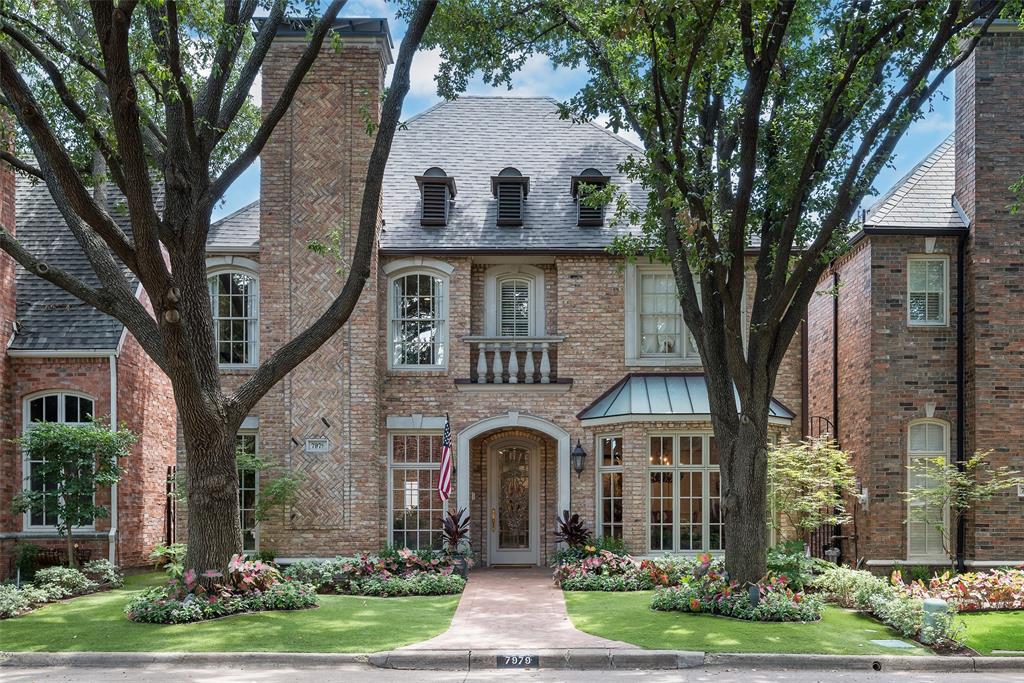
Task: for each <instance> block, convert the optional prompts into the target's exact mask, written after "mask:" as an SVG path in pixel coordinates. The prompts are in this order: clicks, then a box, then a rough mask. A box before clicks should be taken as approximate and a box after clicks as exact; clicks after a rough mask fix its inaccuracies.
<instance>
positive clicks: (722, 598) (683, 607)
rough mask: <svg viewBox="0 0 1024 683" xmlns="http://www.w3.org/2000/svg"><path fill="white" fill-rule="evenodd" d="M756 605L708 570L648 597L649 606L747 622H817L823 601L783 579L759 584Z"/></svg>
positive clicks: (747, 592)
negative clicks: (793, 587)
mask: <svg viewBox="0 0 1024 683" xmlns="http://www.w3.org/2000/svg"><path fill="white" fill-rule="evenodd" d="M757 587H758V590H759V591H760V594H759V599H758V601H757V604H756V605H755V604H753V603H752V602H751V601H750V592H749V591H748V590H747V589H745V588H742V587H740V586H737V584H736V582H730V581H727V580H726V579H725V577H724V576H722V575H720V574H718V573H715V572H708V573H706V574H704V575H703V576H695V577H692V578H690V579H686V580H684V581H683V582H682V583H680V584H679V585H678V586H671V587H668V588H659V589H658V590H657V591H655V594H654V596H653V597H652V598H651V609H653V610H658V611H676V612H696V613H706V614H716V615H720V616H727V617H733V618H736V619H745V620H748V621H817V620H818V619H820V618H821V611H822V609H824V603H823V602H822V601H821V600H820V599H819V598H816V597H814V596H807V595H804V594H803V593H801V592H798V591H794V590H792V589H791V588H789V586H788V585H787V583H786V581H785V580H783V579H774V580H769V581H765V582H763V583H760V584H758V586H757Z"/></svg>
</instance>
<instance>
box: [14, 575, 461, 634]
mask: <svg viewBox="0 0 1024 683" xmlns="http://www.w3.org/2000/svg"><path fill="white" fill-rule="evenodd" d="M162 581H163V578H162V575H152V574H143V575H137V576H132V577H129V579H128V581H127V582H126V586H125V588H124V589H122V590H116V591H109V592H106V593H96V594H94V595H88V596H85V597H82V598H76V599H74V600H70V601H68V602H63V603H55V604H52V605H46V606H45V607H42V608H40V609H37V610H35V611H33V612H30V613H29V614H26V615H24V616H21V617H16V618H14V619H6V620H3V621H0V650H5V651H15V652H17V651H44V652H62V651H107V652H109V651H127V652H140V651H152V652H186V651H187V652H375V651H378V650H390V649H392V648H395V647H401V646H403V645H409V644H410V643H415V642H418V641H421V640H425V639H427V638H431V637H433V636H435V635H437V634H439V633H441V632H442V631H444V630H446V629H447V628H448V625H449V624H450V623H451V620H452V615H453V614H454V613H455V607H456V605H458V603H459V596H457V595H446V596H440V597H410V598H364V597H356V596H349V595H322V596H320V607H318V608H317V609H309V610H300V611H295V612H263V613H260V614H246V615H241V616H236V617H227V618H224V619H217V620H214V621H208V622H200V623H197V624H175V625H168V626H162V625H154V624H136V623H134V622H131V621H128V619H127V618H125V616H124V614H123V612H122V610H123V609H124V606H125V603H127V602H128V599H129V597H130V596H131V595H132V590H138V589H140V588H143V587H145V586H147V585H158V584H160V583H162Z"/></svg>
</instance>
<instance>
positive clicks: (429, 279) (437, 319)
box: [391, 273, 446, 368]
mask: <svg viewBox="0 0 1024 683" xmlns="http://www.w3.org/2000/svg"><path fill="white" fill-rule="evenodd" d="M444 284H445V280H444V279H443V278H441V277H440V276H438V275H434V274H430V273H409V274H407V275H401V276H398V277H396V278H395V279H393V280H392V281H391V366H392V367H399V368H400V367H417V366H428V367H437V366H443V365H444V364H445V361H446V358H445V336H446V335H445V329H444V326H445V309H446V305H445V300H444V294H445V292H444V290H445V286H444Z"/></svg>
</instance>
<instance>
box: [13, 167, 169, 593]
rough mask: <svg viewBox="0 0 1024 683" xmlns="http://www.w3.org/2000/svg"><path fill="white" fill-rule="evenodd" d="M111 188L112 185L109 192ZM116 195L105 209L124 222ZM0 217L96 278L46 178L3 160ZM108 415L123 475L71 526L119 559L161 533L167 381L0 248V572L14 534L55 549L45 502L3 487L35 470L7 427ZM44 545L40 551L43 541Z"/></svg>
mask: <svg viewBox="0 0 1024 683" xmlns="http://www.w3.org/2000/svg"><path fill="white" fill-rule="evenodd" d="M112 196H113V195H112ZM116 203H117V202H116V201H115V200H113V199H111V201H110V202H109V206H108V210H109V212H110V214H111V215H112V216H115V217H118V218H117V220H119V221H122V227H126V225H125V224H124V221H126V218H124V217H123V216H124V213H123V211H118V210H117V208H116V206H115V204H116ZM0 224H2V225H3V227H4V228H5V229H7V230H9V231H12V232H14V233H15V234H16V235H17V237H18V239H19V240H20V241H21V242H22V243H23V244H24V245H25V246H26V247H27V248H29V249H30V250H31V251H32V252H33V253H35V254H38V255H40V256H41V257H42V258H44V259H45V260H47V261H49V262H51V263H53V264H56V265H59V266H60V267H61V268H62V269H64V270H66V271H67V272H70V273H72V274H73V275H76V276H78V277H80V278H82V279H83V280H84V281H86V282H89V283H95V282H96V279H95V276H94V275H92V272H91V269H90V266H89V263H88V261H87V260H86V259H85V256H84V254H83V253H82V252H81V250H80V248H79V246H78V244H77V242H75V240H74V237H73V236H72V235H71V233H70V231H69V230H68V229H67V226H66V225H65V223H64V221H63V219H62V217H61V216H60V213H59V212H58V210H57V207H56V205H55V204H54V202H53V200H52V199H51V197H50V194H49V191H48V190H47V188H46V186H45V185H43V184H42V183H40V182H33V181H30V180H25V179H22V178H18V179H17V181H15V178H14V174H13V173H12V171H11V169H10V167H9V166H7V165H0ZM92 417H97V418H103V419H109V420H110V421H112V422H117V423H120V424H124V425H126V426H127V427H128V428H129V429H130V430H132V431H133V432H135V433H136V434H137V435H138V437H139V440H138V443H137V444H136V445H135V447H134V448H133V449H132V452H131V454H130V455H129V456H128V457H127V458H125V459H124V460H123V461H122V465H123V466H124V467H125V474H124V477H123V478H122V479H121V481H120V482H119V484H118V485H117V486H115V487H113V490H109V489H102V490H100V491H99V492H98V493H97V502H98V503H99V504H101V505H105V506H106V507H108V509H109V511H110V516H109V517H107V518H105V519H97V520H96V521H95V523H94V524H91V525H88V526H87V527H84V528H81V529H76V530H75V532H74V536H75V538H76V539H77V542H78V546H79V551H80V555H81V556H82V557H89V558H91V559H99V558H109V559H110V560H111V561H113V562H116V563H118V564H123V565H126V566H137V565H141V564H144V563H146V562H147V556H148V554H149V552H150V551H151V550H152V548H153V546H154V545H155V544H156V543H159V542H162V541H164V540H165V538H167V535H168V525H169V524H170V523H171V521H172V520H171V517H170V516H169V514H168V498H167V491H166V487H167V479H168V468H169V467H171V466H173V465H174V462H175V447H174V446H175V419H176V412H175V409H174V401H173V397H172V394H171V387H170V382H169V381H168V380H167V378H166V376H165V375H164V374H163V372H161V371H160V370H159V369H158V368H157V367H156V365H155V364H154V363H153V362H152V361H151V360H150V359H149V357H148V356H146V354H145V353H143V351H142V349H141V347H140V346H139V344H138V342H136V340H135V339H134V338H133V337H132V336H131V335H130V334H128V333H127V331H126V330H125V329H124V326H123V325H121V324H120V323H118V322H117V321H115V320H113V319H111V318H109V317H107V316H106V315H104V314H102V313H100V312H99V311H97V310H95V309H93V308H90V307H89V306H87V305H85V304H83V303H81V302H80V301H78V300H77V299H75V298H74V297H73V296H71V295H70V294H67V293H65V292H63V291H62V290H60V289H58V288H57V287H55V286H53V285H50V284H49V283H47V282H45V281H44V280H42V279H40V278H38V277H36V276H35V275H32V274H29V273H27V272H26V271H25V270H24V269H22V268H21V267H20V266H17V267H16V266H15V264H14V261H13V259H11V258H10V257H9V256H7V254H4V253H2V252H0V580H3V579H4V578H6V577H8V576H10V575H11V574H12V573H13V571H14V560H15V554H16V546H17V544H18V543H26V544H34V545H37V546H39V547H40V548H42V549H44V550H46V551H49V552H50V553H51V554H52V555H53V556H54V558H51V559H55V558H57V557H59V558H63V556H64V549H65V545H64V543H63V541H62V540H61V539H60V538H58V536H57V534H56V527H55V522H56V520H55V518H54V516H53V513H52V512H47V511H45V510H43V511H37V512H31V513H26V514H24V515H22V514H17V515H16V514H14V513H13V512H12V509H11V502H12V497H13V496H14V495H15V494H16V493H17V492H18V491H20V490H21V489H22V487H23V486H26V487H27V486H41V485H44V482H42V481H39V480H38V479H37V480H33V479H32V476H31V468H32V465H33V463H32V462H30V461H29V460H28V459H27V457H25V456H24V455H23V453H22V451H21V449H20V448H18V446H17V445H16V444H13V443H11V441H10V440H11V439H12V438H14V437H16V436H18V435H20V434H22V433H23V432H24V431H25V429H26V428H27V427H28V425H29V424H31V423H32V422H36V421H42V420H45V421H60V422H69V423H75V422H83V421H86V420H88V419H91V418H92ZM44 554H45V553H44Z"/></svg>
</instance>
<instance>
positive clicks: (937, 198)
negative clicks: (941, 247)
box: [864, 135, 967, 230]
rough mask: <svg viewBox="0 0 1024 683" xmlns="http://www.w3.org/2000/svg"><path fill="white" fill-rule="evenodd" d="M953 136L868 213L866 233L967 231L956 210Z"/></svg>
mask: <svg viewBox="0 0 1024 683" xmlns="http://www.w3.org/2000/svg"><path fill="white" fill-rule="evenodd" d="M953 141H954V140H953V135H950V136H949V137H948V138H946V139H945V140H943V141H942V144H940V145H939V146H938V147H936V148H935V149H934V150H932V152H931V154H929V155H928V156H927V157H925V158H924V160H923V161H921V163H919V164H917V165H916V166H915V167H914V168H913V169H911V171H910V172H909V173H908V174H907V175H905V176H904V177H903V178H901V179H900V180H899V182H897V183H896V184H895V185H894V186H893V187H892V189H890V190H889V191H888V192H887V193H886V194H885V195H883V196H882V197H881V198H880V199H879V200H878V201H877V202H875V204H874V205H873V206H872V207H871V208H870V209H868V211H867V217H866V219H865V221H864V227H865V229H866V230H871V229H872V228H874V229H879V228H882V229H900V228H905V229H908V230H915V229H921V228H925V229H954V230H955V229H963V228H965V227H967V226H965V225H964V222H963V220H962V219H961V218H960V215H959V214H958V213H957V212H956V210H955V209H954V208H953V201H952V199H953V191H954V189H955V184H956V165H955V162H956V155H955V145H954V144H953Z"/></svg>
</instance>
